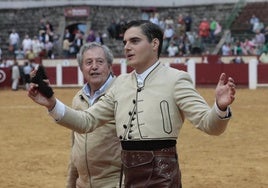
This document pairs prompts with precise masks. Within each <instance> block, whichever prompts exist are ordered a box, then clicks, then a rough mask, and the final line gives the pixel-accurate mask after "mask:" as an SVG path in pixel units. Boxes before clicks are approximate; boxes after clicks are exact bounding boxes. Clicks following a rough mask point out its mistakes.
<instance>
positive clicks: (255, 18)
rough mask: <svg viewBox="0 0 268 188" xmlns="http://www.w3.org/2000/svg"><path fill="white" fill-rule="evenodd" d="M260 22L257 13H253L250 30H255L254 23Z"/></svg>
mask: <svg viewBox="0 0 268 188" xmlns="http://www.w3.org/2000/svg"><path fill="white" fill-rule="evenodd" d="M259 22H260V19H259V18H258V17H257V16H256V15H255V14H252V16H251V18H250V20H249V23H250V30H251V31H252V32H254V25H256V24H258V23H259Z"/></svg>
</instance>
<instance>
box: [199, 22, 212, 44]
mask: <svg viewBox="0 0 268 188" xmlns="http://www.w3.org/2000/svg"><path fill="white" fill-rule="evenodd" d="M209 27H210V26H209V22H208V21H207V18H203V20H202V21H201V22H200V24H199V27H198V28H199V36H200V38H201V42H202V46H204V45H205V43H206V42H207V39H208V37H209V33H210V32H209Z"/></svg>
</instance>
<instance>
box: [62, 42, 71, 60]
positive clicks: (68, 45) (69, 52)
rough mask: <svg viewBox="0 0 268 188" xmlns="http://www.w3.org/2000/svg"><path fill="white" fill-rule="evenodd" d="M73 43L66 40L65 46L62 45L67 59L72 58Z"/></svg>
mask: <svg viewBox="0 0 268 188" xmlns="http://www.w3.org/2000/svg"><path fill="white" fill-rule="evenodd" d="M72 44H73V43H72V42H70V39H69V38H65V39H64V40H63V44H62V50H63V56H64V57H65V58H69V57H70V54H71V51H70V47H71V45H72Z"/></svg>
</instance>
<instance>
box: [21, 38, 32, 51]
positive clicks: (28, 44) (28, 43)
mask: <svg viewBox="0 0 268 188" xmlns="http://www.w3.org/2000/svg"><path fill="white" fill-rule="evenodd" d="M22 49H23V52H24V56H27V53H28V52H29V51H30V50H31V49H32V39H30V37H29V35H28V34H26V35H25V37H24V39H23V40H22Z"/></svg>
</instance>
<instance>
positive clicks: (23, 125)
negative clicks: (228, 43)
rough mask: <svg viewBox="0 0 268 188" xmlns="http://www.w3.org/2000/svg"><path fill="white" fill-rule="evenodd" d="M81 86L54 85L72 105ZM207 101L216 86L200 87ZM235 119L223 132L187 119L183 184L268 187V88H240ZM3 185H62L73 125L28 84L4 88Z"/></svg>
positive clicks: (0, 100)
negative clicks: (64, 123)
mask: <svg viewBox="0 0 268 188" xmlns="http://www.w3.org/2000/svg"><path fill="white" fill-rule="evenodd" d="M76 91H77V88H65V89H55V93H56V96H57V97H58V98H60V99H61V100H62V101H63V102H65V103H66V104H68V105H70V104H71V99H72V97H73V96H74V94H75V93H76ZM198 91H199V92H200V93H201V94H202V95H203V96H204V98H205V99H206V100H207V101H208V103H209V104H211V105H212V104H213V102H214V88H198ZM232 111H233V119H232V120H231V121H230V123H229V127H228V128H227V130H226V131H225V133H223V134H222V135H221V136H218V137H216V136H208V135H206V134H204V133H202V132H201V131H199V130H197V129H195V128H194V127H193V126H192V125H191V124H190V123H189V122H187V121H186V123H185V124H184V126H183V128H182V130H181V133H180V138H179V140H178V150H179V158H180V165H181V171H182V182H183V187H184V188H226V187H227V188H266V187H268V88H258V89H257V90H248V89H237V95H236V101H235V102H234V104H233V105H232ZM0 127H1V128H0V150H1V151H0V167H1V168H0V174H1V175H0V187H3V188H7V187H8V188H31V187H32V188H63V187H65V182H66V172H67V165H68V160H69V153H70V130H68V129H66V128H63V127H60V126H59V125H57V124H55V123H54V122H53V120H52V119H51V118H50V117H49V116H48V115H47V111H46V109H45V108H43V107H40V106H38V105H37V104H35V103H33V102H32V101H31V100H30V99H29V98H28V97H27V93H26V91H24V90H19V91H17V92H13V91H10V90H4V89H0Z"/></svg>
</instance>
